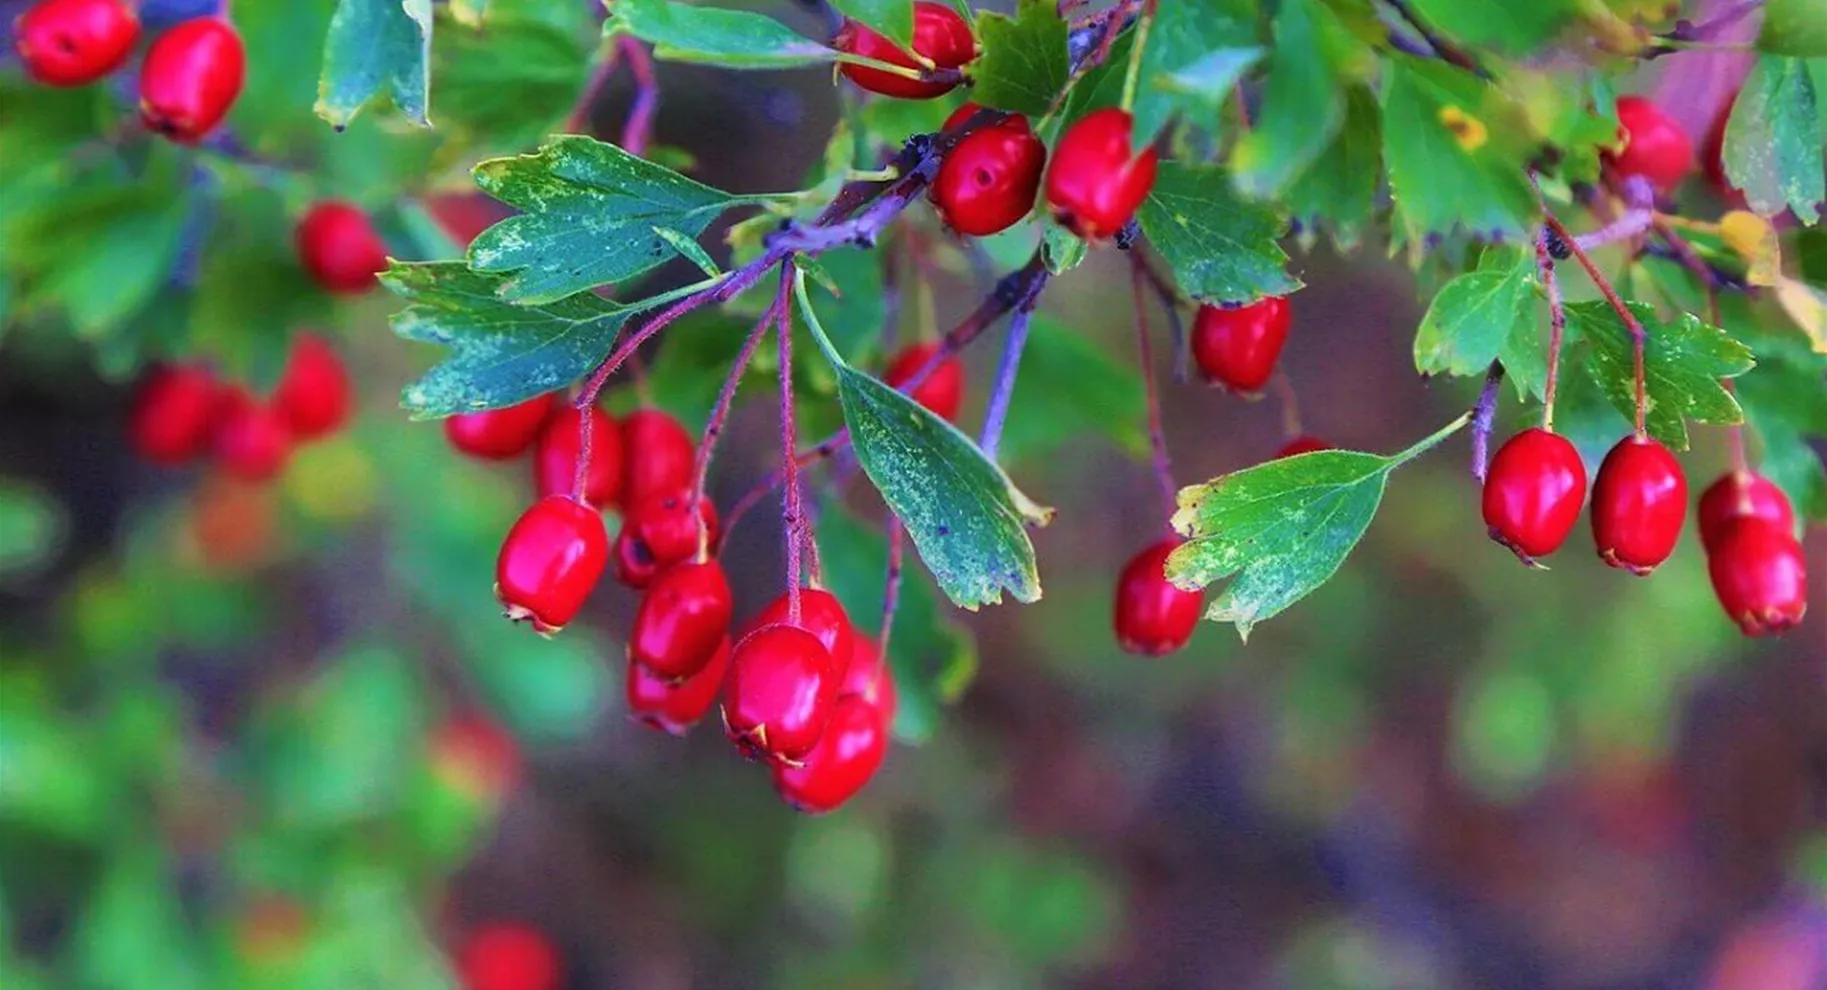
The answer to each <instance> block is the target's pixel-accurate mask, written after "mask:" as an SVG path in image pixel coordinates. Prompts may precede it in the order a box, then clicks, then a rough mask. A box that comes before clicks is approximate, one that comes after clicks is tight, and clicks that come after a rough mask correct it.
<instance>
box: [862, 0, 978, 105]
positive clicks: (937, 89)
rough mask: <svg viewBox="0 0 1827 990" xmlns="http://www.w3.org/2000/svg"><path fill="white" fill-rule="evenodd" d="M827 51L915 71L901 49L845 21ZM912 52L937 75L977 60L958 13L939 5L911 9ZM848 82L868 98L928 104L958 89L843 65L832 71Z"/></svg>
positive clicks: (973, 41) (915, 65)
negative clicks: (868, 94)
mask: <svg viewBox="0 0 1827 990" xmlns="http://www.w3.org/2000/svg"><path fill="white" fill-rule="evenodd" d="M831 47H833V48H836V49H837V50H838V51H840V52H848V53H849V54H851V55H861V56H863V57H864V58H872V59H875V60H876V61H878V62H887V63H888V64H889V65H899V66H903V67H905V68H909V69H918V68H921V65H920V63H919V62H918V61H917V60H916V59H915V58H914V57H913V55H912V54H911V53H909V52H908V51H907V50H906V49H904V48H902V47H901V46H899V45H897V44H895V43H894V42H892V41H889V40H888V39H887V38H884V37H883V36H881V35H879V34H877V33H875V32H874V31H871V30H870V29H868V28H866V27H864V26H863V25H861V24H858V23H857V22H855V21H845V22H844V27H843V29H842V30H840V31H838V33H837V37H836V38H833V39H832V40H831ZM913 50H914V51H915V52H918V53H919V54H921V55H924V56H926V57H927V58H928V59H931V60H932V63H933V64H934V65H935V66H938V67H939V68H941V69H956V68H958V67H960V66H962V65H964V64H965V63H966V62H969V61H970V60H971V59H973V58H976V57H977V39H976V37H975V36H973V35H972V34H971V25H970V23H969V22H968V21H966V20H965V19H964V18H963V17H960V16H959V15H958V12H957V11H955V10H953V9H952V8H951V7H949V6H947V5H945V4H942V3H916V4H914V30H913ZM838 71H839V72H842V73H843V74H844V75H845V77H847V78H848V79H849V80H850V81H851V82H853V83H856V84H857V85H858V86H859V87H861V88H863V89H866V90H868V91H869V92H871V93H880V94H882V95H883V96H895V97H899V98H901V99H903V100H930V99H932V98H934V97H936V96H944V95H945V94H946V93H949V92H951V91H952V89H953V88H954V87H956V86H957V85H958V84H957V83H956V82H945V81H939V80H925V79H908V78H907V77H905V76H897V75H895V74H894V73H892V72H883V71H882V70H881V69H872V68H869V67H867V66H862V65H851V64H849V63H845V64H843V65H841V66H839V67H838Z"/></svg>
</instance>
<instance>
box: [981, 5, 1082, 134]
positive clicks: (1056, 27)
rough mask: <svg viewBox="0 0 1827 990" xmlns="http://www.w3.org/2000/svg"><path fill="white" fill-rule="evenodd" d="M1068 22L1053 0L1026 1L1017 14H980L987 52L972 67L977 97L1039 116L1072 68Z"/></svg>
mask: <svg viewBox="0 0 1827 990" xmlns="http://www.w3.org/2000/svg"><path fill="white" fill-rule="evenodd" d="M1069 33H1070V32H1069V30H1068V29H1067V27H1066V21H1065V19H1064V18H1062V17H1060V16H1059V9H1058V7H1057V6H1056V5H1055V4H1053V3H1052V2H1050V0H1022V2H1021V5H1020V6H1019V7H1018V8H1017V10H1016V16H1015V17H1013V18H1010V17H1008V16H1005V15H1003V14H998V13H995V12H993V11H987V10H986V11H981V12H979V13H978V14H977V37H978V38H979V39H981V42H982V45H983V56H982V57H981V58H980V59H978V61H977V63H976V64H975V65H974V66H973V67H972V69H971V77H972V79H973V80H974V82H975V85H974V86H972V87H971V100H972V101H973V102H975V103H978V104H980V105H982V106H986V107H991V108H994V109H997V110H1008V111H1011V112H1014V113H1025V114H1028V115H1029V116H1035V117H1037V116H1039V115H1041V114H1043V113H1046V112H1047V110H1048V108H1050V107H1051V106H1052V105H1053V100H1054V99H1055V98H1056V97H1058V95H1059V92H1060V90H1062V89H1064V88H1065V85H1066V79H1067V77H1068V76H1069V75H1070V74H1071V72H1072V65H1071V59H1070V56H1069V54H1068V53H1067V50H1066V37H1067V35H1068V34H1069Z"/></svg>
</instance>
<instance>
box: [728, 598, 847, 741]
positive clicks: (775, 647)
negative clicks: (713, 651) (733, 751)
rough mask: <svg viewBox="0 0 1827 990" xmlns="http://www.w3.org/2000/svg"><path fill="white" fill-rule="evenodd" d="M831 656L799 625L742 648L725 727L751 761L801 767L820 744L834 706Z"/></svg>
mask: <svg viewBox="0 0 1827 990" xmlns="http://www.w3.org/2000/svg"><path fill="white" fill-rule="evenodd" d="M831 667H832V661H831V655H830V654H829V653H828V652H826V650H825V646H824V644H823V643H820V642H819V640H818V637H817V636H814V635H813V634H812V633H810V632H808V631H806V630H805V629H801V628H800V627H798V626H789V625H770V626H763V627H761V628H760V629H757V630H755V631H754V632H752V633H749V634H748V635H747V636H745V637H743V639H742V642H740V643H737V644H736V653H735V656H734V657H733V658H732V659H731V661H730V678H729V690H728V692H727V693H726V694H725V695H724V698H723V725H724V729H725V731H726V732H728V734H729V737H730V739H731V740H732V741H733V742H735V743H736V747H737V749H739V750H741V751H742V753H743V755H745V756H747V757H749V758H750V759H769V760H775V761H786V762H790V763H796V762H798V761H800V760H802V759H804V758H805V756H806V754H807V753H809V752H811V751H812V747H813V746H815V745H817V744H818V739H819V736H820V735H822V734H823V733H824V731H825V722H826V720H828V719H829V718H830V716H831V707H832V704H833V702H834V700H835V699H834V698H833V695H834V694H835V693H836V692H834V691H832V690H831V689H830V687H829V685H828V684H827V681H828V680H830V679H831V677H832V674H831V673H830V671H831Z"/></svg>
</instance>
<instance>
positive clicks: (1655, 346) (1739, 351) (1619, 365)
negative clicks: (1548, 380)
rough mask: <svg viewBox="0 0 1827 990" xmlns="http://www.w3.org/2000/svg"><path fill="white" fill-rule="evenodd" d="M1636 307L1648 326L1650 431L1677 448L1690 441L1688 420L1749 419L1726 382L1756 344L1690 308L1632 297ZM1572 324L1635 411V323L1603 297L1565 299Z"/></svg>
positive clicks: (1610, 389)
mask: <svg viewBox="0 0 1827 990" xmlns="http://www.w3.org/2000/svg"><path fill="white" fill-rule="evenodd" d="M1630 310H1631V313H1632V314H1634V315H1635V316H1636V317H1637V319H1638V320H1639V321H1640V322H1641V323H1642V324H1643V327H1644V329H1645V330H1646V331H1647V338H1646V343H1645V346H1644V353H1643V361H1644V388H1645V391H1646V392H1647V394H1648V396H1649V405H1648V416H1647V426H1648V428H1649V432H1650V435H1651V436H1653V437H1655V438H1656V439H1658V440H1660V441H1662V442H1663V443H1665V444H1667V445H1668V446H1669V447H1670V448H1672V449H1674V450H1686V449H1687V446H1688V433H1687V421H1688V420H1693V421H1694V422H1696V423H1707V424H1710V425H1713V426H1730V425H1733V424H1735V423H1742V422H1744V413H1743V411H1741V410H1740V409H1739V408H1738V402H1737V401H1736V400H1734V399H1733V398H1732V393H1731V392H1729V391H1727V390H1726V387H1725V386H1724V385H1723V384H1722V383H1721V380H1722V379H1727V378H1735V377H1737V376H1739V375H1742V374H1744V373H1745V372H1747V371H1749V370H1751V368H1752V367H1753V366H1754V362H1753V361H1752V360H1751V350H1750V348H1747V347H1745V346H1744V345H1743V344H1740V343H1738V342H1737V341H1735V340H1733V339H1732V338H1731V337H1728V336H1726V335H1725V334H1723V333H1720V332H1719V330H1718V329H1717V328H1716V327H1709V326H1707V325H1706V324H1704V323H1702V322H1700V320H1699V318H1698V317H1696V316H1694V315H1693V314H1692V313H1682V314H1680V316H1679V317H1678V318H1676V319H1674V320H1663V319H1661V318H1660V317H1659V316H1658V315H1657V314H1656V312H1655V310H1654V309H1652V308H1651V307H1649V306H1646V305H1643V304H1641V303H1633V304H1631V307H1630ZM1567 326H1568V328H1569V329H1570V330H1571V331H1573V332H1575V333H1577V334H1578V335H1579V336H1580V337H1581V338H1582V339H1584V340H1585V341H1586V342H1587V343H1588V344H1590V345H1591V348H1590V351H1589V354H1588V361H1587V365H1586V366H1587V369H1588V370H1589V371H1590V372H1591V374H1592V377H1593V380H1594V381H1596V382H1597V383H1598V385H1599V388H1600V389H1601V390H1603V391H1604V393H1605V395H1606V397H1608V398H1609V399H1611V403H1612V405H1613V406H1615V407H1616V408H1617V410H1618V411H1619V412H1620V413H1623V414H1624V415H1625V416H1626V417H1627V418H1634V417H1635V415H1636V405H1637V403H1636V375H1635V366H1636V361H1635V355H1634V347H1633V345H1632V342H1631V336H1630V331H1629V329H1627V328H1626V327H1625V326H1624V321H1623V320H1621V319H1619V318H1618V314H1617V313H1616V311H1614V310H1612V309H1611V307H1610V306H1608V305H1606V304H1605V303H1602V302H1586V303H1572V304H1569V305H1568V306H1567Z"/></svg>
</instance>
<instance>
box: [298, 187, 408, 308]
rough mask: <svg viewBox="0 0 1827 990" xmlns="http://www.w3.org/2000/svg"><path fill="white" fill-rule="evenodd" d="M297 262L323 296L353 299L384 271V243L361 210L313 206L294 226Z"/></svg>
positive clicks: (348, 205)
mask: <svg viewBox="0 0 1827 990" xmlns="http://www.w3.org/2000/svg"><path fill="white" fill-rule="evenodd" d="M294 240H295V241H296V242H297V247H298V259H299V261H300V262H302V263H303V264H304V267H305V270H306V271H308V272H310V273H311V277H312V278H313V279H315V280H316V281H317V284H318V285H320V286H322V287H323V289H324V291H326V292H334V293H338V294H340V295H357V294H360V293H363V292H367V291H368V290H369V289H372V288H374V287H375V286H376V285H377V284H379V283H378V282H376V281H375V276H376V275H379V274H380V273H381V272H384V271H386V270H387V242H386V241H383V240H381V235H380V232H379V231H376V230H375V229H374V222H373V221H372V220H370V219H369V218H368V214H366V213H364V212H362V209H361V207H359V206H356V205H355V204H353V203H345V202H342V201H340V200H331V201H329V202H324V203H317V204H315V205H313V206H312V207H311V208H310V209H309V210H307V211H305V215H304V218H303V219H302V220H300V221H299V222H298V230H297V232H296V234H295V237H294Z"/></svg>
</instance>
